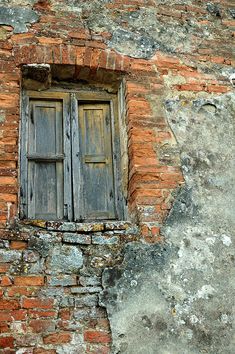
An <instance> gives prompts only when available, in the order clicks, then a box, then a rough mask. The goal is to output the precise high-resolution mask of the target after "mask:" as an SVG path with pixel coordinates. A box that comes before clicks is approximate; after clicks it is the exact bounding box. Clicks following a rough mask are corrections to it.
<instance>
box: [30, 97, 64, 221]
mask: <svg viewBox="0 0 235 354" xmlns="http://www.w3.org/2000/svg"><path fill="white" fill-rule="evenodd" d="M27 159H28V191H27V205H28V217H29V218H33V219H45V220H50V219H61V218H62V217H63V209H64V204H63V201H64V195H63V194H64V187H63V184H64V181H63V159H64V155H63V113H62V102H61V101H56V100H51V101H46V100H39V99H31V100H30V105H29V122H28V147H27Z"/></svg>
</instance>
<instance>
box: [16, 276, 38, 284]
mask: <svg viewBox="0 0 235 354" xmlns="http://www.w3.org/2000/svg"><path fill="white" fill-rule="evenodd" d="M14 284H15V285H18V286H42V285H44V277H43V276H25V277H24V276H15V277H14Z"/></svg>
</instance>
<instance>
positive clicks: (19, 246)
mask: <svg viewBox="0 0 235 354" xmlns="http://www.w3.org/2000/svg"><path fill="white" fill-rule="evenodd" d="M10 248H11V249H14V250H24V249H25V248H27V242H25V241H11V245H10Z"/></svg>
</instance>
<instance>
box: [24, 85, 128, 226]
mask: <svg viewBox="0 0 235 354" xmlns="http://www.w3.org/2000/svg"><path fill="white" fill-rule="evenodd" d="M119 147H120V146H119V128H118V119H117V98H116V95H114V94H107V93H105V92H96V93H92V92H66V93H64V92H43V93H38V92H34V91H28V92H24V93H23V101H22V124H21V195H20V201H21V210H20V213H21V217H22V218H29V219H45V220H57V219H65V220H75V221H83V220H97V219H98V220H106V219H107V220H109V219H111V220H112V219H113V220H115V219H122V218H123V198H122V192H121V187H120V186H121V183H120V178H119V173H120V168H119V166H120V161H119V156H120V153H119Z"/></svg>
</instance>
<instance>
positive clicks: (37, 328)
mask: <svg viewBox="0 0 235 354" xmlns="http://www.w3.org/2000/svg"><path fill="white" fill-rule="evenodd" d="M29 327H30V328H31V330H32V332H33V333H46V332H53V331H55V323H54V322H52V321H51V320H41V319H37V320H31V321H29Z"/></svg>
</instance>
